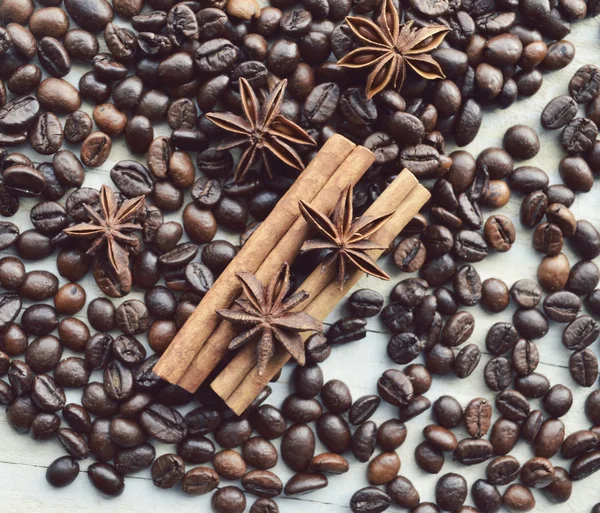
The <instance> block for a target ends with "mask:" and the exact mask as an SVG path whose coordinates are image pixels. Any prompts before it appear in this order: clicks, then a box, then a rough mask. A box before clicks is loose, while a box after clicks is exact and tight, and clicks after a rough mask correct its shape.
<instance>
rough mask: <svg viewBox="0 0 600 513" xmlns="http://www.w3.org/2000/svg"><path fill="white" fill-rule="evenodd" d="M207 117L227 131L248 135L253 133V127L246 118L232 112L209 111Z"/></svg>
mask: <svg viewBox="0 0 600 513" xmlns="http://www.w3.org/2000/svg"><path fill="white" fill-rule="evenodd" d="M206 117H207V118H208V119H210V120H211V121H212V122H213V123H214V124H215V125H217V126H218V127H219V128H222V129H223V130H226V131H227V132H233V133H235V134H241V135H247V134H251V133H252V127H251V126H250V124H249V123H248V121H246V120H245V119H244V118H242V117H240V116H237V115H236V114H232V113H231V112H209V113H208V114H206Z"/></svg>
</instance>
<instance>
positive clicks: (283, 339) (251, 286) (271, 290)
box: [217, 263, 323, 375]
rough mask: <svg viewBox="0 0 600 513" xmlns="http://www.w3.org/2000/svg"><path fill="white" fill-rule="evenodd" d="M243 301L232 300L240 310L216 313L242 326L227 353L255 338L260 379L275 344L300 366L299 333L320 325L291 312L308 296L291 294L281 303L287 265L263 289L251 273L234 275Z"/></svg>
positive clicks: (287, 286) (287, 277) (287, 283)
mask: <svg viewBox="0 0 600 513" xmlns="http://www.w3.org/2000/svg"><path fill="white" fill-rule="evenodd" d="M237 277H238V280H240V283H241V284H242V288H243V290H244V294H245V297H246V299H238V300H236V304H237V305H238V306H239V307H240V308H241V310H218V311H217V313H218V314H219V315H220V316H221V317H223V318H225V319H227V320H228V321H230V322H232V323H234V324H240V325H242V326H245V327H246V328H247V329H246V331H244V332H242V333H241V334H240V335H238V336H237V337H236V338H234V339H233V340H232V341H231V343H230V344H229V349H237V348H238V347H241V346H243V345H245V344H246V343H248V342H249V341H250V340H253V339H255V338H258V337H259V336H260V340H259V341H258V346H257V354H258V374H259V375H262V374H263V372H264V370H265V368H266V367H267V363H268V362H269V360H270V359H271V357H272V356H273V354H274V353H275V340H278V341H279V342H280V343H281V344H282V345H283V347H285V349H286V350H287V351H288V352H289V353H290V354H291V355H292V356H293V357H294V358H295V360H296V361H297V362H298V363H299V364H300V365H304V364H305V362H306V357H305V355H304V343H303V341H302V338H301V337H300V334H299V332H301V331H322V330H323V324H322V323H321V322H320V321H317V320H316V319H314V318H313V317H311V316H310V315H308V314H307V313H305V312H292V310H293V309H294V308H295V307H297V306H298V305H300V304H301V303H303V302H304V301H306V299H307V298H308V293H306V292H305V291H303V290H302V291H299V292H295V293H294V294H292V295H291V296H289V297H288V298H287V299H285V297H286V295H287V293H288V291H289V289H290V268H289V265H288V264H287V263H284V264H283V265H282V266H281V269H280V270H279V272H278V273H277V274H276V275H275V276H273V277H272V278H271V280H270V281H269V283H268V285H267V287H266V289H265V287H263V286H262V284H261V283H260V282H259V281H258V279H257V278H256V276H254V275H253V274H251V273H245V272H241V273H237Z"/></svg>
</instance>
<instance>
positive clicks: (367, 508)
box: [350, 486, 392, 513]
mask: <svg viewBox="0 0 600 513" xmlns="http://www.w3.org/2000/svg"><path fill="white" fill-rule="evenodd" d="M391 502H392V499H391V497H390V496H389V495H388V494H387V493H385V492H384V491H383V490H380V489H379V488H377V487H375V486H369V487H366V488H361V489H360V490H358V491H357V492H355V493H354V495H352V498H351V499H350V509H351V510H352V513H381V512H382V511H385V510H386V509H388V508H389V507H390V504H391Z"/></svg>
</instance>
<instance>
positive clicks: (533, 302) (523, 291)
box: [510, 279, 542, 309]
mask: <svg viewBox="0 0 600 513" xmlns="http://www.w3.org/2000/svg"><path fill="white" fill-rule="evenodd" d="M510 297H511V298H512V300H513V301H514V302H515V303H516V304H517V305H518V306H519V307H520V308H523V309H531V308H535V307H536V306H537V305H538V304H539V303H540V301H541V299H542V290H541V289H540V287H539V285H538V284H537V283H535V282H534V281H532V280H527V279H523V280H518V281H516V282H515V283H513V285H512V287H511V288H510Z"/></svg>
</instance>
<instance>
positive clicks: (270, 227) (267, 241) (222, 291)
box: [154, 135, 356, 383]
mask: <svg viewBox="0 0 600 513" xmlns="http://www.w3.org/2000/svg"><path fill="white" fill-rule="evenodd" d="M355 147H356V145H355V144H354V143H353V142H351V141H349V140H348V139H346V138H344V137H342V136H340V135H334V136H332V137H331V138H330V139H328V140H327V142H326V143H325V144H324V145H323V147H322V148H321V150H320V151H319V153H318V154H317V156H316V157H315V158H314V159H313V160H312V162H311V163H310V164H309V165H308V166H307V167H306V169H305V170H304V171H303V172H302V173H301V174H300V176H299V177H298V179H297V180H296V182H295V183H294V185H292V186H291V187H290V189H289V190H288V191H287V192H286V193H285V195H284V196H283V198H281V199H280V200H279V202H278V203H277V205H276V206H275V208H274V209H273V211H272V212H271V214H270V215H269V217H268V218H267V219H265V221H263V223H262V224H261V225H260V226H259V227H258V228H257V230H256V231H255V232H254V233H253V234H252V236H251V237H250V239H249V240H248V242H247V243H246V244H245V245H244V246H243V247H242V249H241V250H240V252H239V253H238V254H237V256H236V257H235V258H234V259H233V261H232V262H231V263H230V264H229V265H228V266H227V268H226V269H225V270H224V271H223V273H222V274H221V275H220V276H219V278H218V279H217V280H216V281H215V283H214V284H213V286H212V287H211V288H210V290H209V291H208V292H207V293H206V295H205V296H204V298H203V299H202V301H201V302H200V304H199V305H198V307H197V308H196V310H195V311H194V313H193V314H192V315H191V316H190V318H189V319H188V321H187V322H186V323H185V325H184V326H183V327H182V328H181V329H180V330H179V333H178V334H177V335H176V337H175V338H174V339H173V342H171V344H170V345H169V347H168V349H167V350H166V351H165V353H164V354H163V356H162V357H161V359H160V360H159V362H158V363H157V364H156V365H155V367H154V372H155V373H156V374H158V375H159V376H160V377H161V378H163V379H165V380H166V381H168V382H170V383H177V382H178V381H179V380H180V379H181V377H182V376H183V374H184V373H185V371H186V369H187V368H188V366H189V365H190V363H191V362H192V361H193V359H194V357H195V356H196V355H197V354H198V351H199V350H200V349H201V348H202V346H203V345H204V343H205V341H206V340H207V339H208V337H209V336H210V334H211V333H212V332H213V331H214V329H215V328H216V327H217V325H218V324H219V322H220V321H221V319H220V317H219V316H218V315H217V310H220V309H222V308H229V307H230V306H231V304H232V302H233V300H234V299H235V298H236V297H237V296H239V294H240V293H241V290H242V289H241V287H240V284H239V281H238V279H237V278H236V273H237V272H239V271H246V272H255V271H256V270H257V269H258V267H259V266H260V264H261V263H262V262H263V260H264V259H265V258H267V256H268V255H269V253H270V252H271V250H272V249H273V248H274V247H275V246H276V245H277V243H278V242H279V240H280V239H281V238H282V237H283V236H284V235H285V233H286V232H287V231H288V230H289V229H290V227H291V226H292V225H293V224H294V222H295V221H296V220H297V219H298V218H299V217H300V215H301V214H300V209H299V207H298V201H299V200H300V199H303V200H305V201H312V200H313V199H314V197H315V196H316V195H317V193H318V192H319V191H320V190H321V189H322V188H323V186H324V185H325V184H326V183H327V181H328V180H329V178H330V177H331V176H332V175H333V173H334V172H335V171H336V170H337V168H338V167H339V166H340V165H341V164H342V162H344V160H346V157H348V155H350V153H351V152H352V150H353V149H354V148H355Z"/></svg>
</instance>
